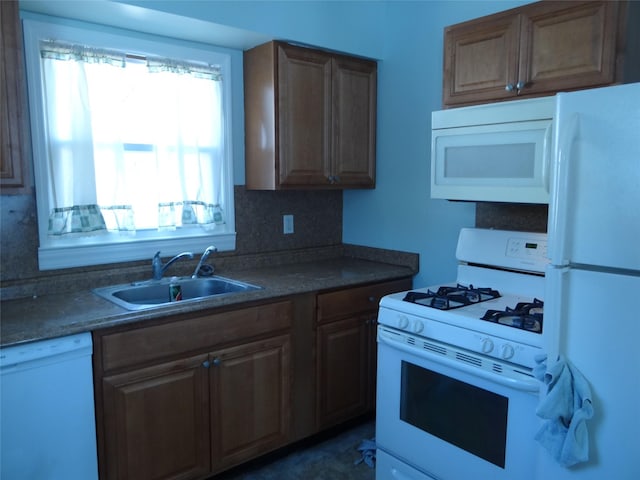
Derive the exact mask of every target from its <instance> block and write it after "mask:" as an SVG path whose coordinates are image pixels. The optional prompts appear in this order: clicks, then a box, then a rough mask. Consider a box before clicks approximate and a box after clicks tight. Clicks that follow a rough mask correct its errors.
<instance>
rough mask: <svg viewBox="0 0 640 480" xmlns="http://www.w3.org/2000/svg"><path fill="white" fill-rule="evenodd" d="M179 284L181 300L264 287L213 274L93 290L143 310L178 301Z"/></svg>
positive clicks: (121, 304)
mask: <svg viewBox="0 0 640 480" xmlns="http://www.w3.org/2000/svg"><path fill="white" fill-rule="evenodd" d="M176 285H177V286H179V291H180V296H181V300H179V301H180V302H189V301H193V300H202V299H206V298H211V297H220V296H222V295H225V296H226V295H233V294H237V293H242V292H249V291H252V290H260V289H262V287H258V286H256V285H251V284H249V283H244V282H239V281H236V280H230V279H228V278H224V277H218V276H212V277H198V278H191V277H181V278H178V279H175V278H174V279H163V280H149V281H146V282H137V283H125V284H121V285H113V286H110V287H102V288H96V289H94V290H93V292H94V293H95V294H96V295H98V296H100V297H102V298H104V299H106V300H109V301H110V302H113V303H115V304H116V305H119V306H121V307H123V308H126V309H127V310H143V309H147V308H155V307H161V306H165V305H170V304H174V303H175V302H176V300H175V296H176V295H175V290H174V294H173V295H172V292H171V287H172V286H176Z"/></svg>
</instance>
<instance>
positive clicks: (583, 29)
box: [519, 1, 619, 94]
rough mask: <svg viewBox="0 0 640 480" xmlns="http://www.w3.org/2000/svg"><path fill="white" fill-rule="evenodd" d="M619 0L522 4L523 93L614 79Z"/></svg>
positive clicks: (554, 89)
mask: <svg viewBox="0 0 640 480" xmlns="http://www.w3.org/2000/svg"><path fill="white" fill-rule="evenodd" d="M618 4H619V2H612V1H590V2H548V3H547V2H539V3H535V4H532V5H529V6H526V7H525V8H524V9H523V23H522V34H521V39H520V74H519V75H520V76H519V80H520V81H523V82H524V83H525V85H524V90H523V92H522V93H524V94H534V93H536V94H537V93H545V92H550V93H551V92H557V91H560V90H565V89H576V88H585V87H593V86H597V85H606V84H610V83H613V81H614V80H615V62H616V33H617V21H618V9H619V5H618Z"/></svg>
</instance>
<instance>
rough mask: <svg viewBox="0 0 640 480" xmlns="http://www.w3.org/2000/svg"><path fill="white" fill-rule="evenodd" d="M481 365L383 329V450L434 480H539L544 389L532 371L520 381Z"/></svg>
mask: <svg viewBox="0 0 640 480" xmlns="http://www.w3.org/2000/svg"><path fill="white" fill-rule="evenodd" d="M477 360H481V359H480V358H479V357H478V356H477V355H476V354H473V353H471V352H467V351H463V350H457V349H453V348H451V346H449V345H445V344H437V343H436V342H431V341H424V340H422V339H417V338H416V337H411V336H410V335H407V334H406V333H404V332H398V331H396V330H393V329H390V328H388V327H385V326H379V329H378V391H377V392H378V393H377V408H376V411H377V413H376V443H377V446H378V448H379V449H380V450H382V451H384V452H386V453H387V454H389V455H391V456H393V457H395V458H397V459H398V460H400V461H402V462H404V463H406V464H407V465H409V466H411V467H412V468H414V469H417V470H419V471H421V472H423V473H424V474H425V475H427V476H428V478H430V477H432V478H435V479H442V480H468V479H470V478H491V479H493V480H499V479H503V480H507V479H511V480H512V479H515V478H517V479H519V480H526V479H529V478H534V474H535V452H536V448H535V443H534V434H535V432H536V430H537V426H538V422H537V420H536V414H535V409H536V405H537V399H538V397H537V395H538V389H539V383H538V382H537V380H535V379H534V378H533V377H530V376H528V375H527V374H526V372H522V373H521V376H522V378H519V376H518V373H517V372H516V373H515V376H514V375H513V374H512V375H511V376H504V375H502V374H499V373H494V372H493V371H490V370H487V369H482V368H479V367H478V366H476V361H477ZM490 363H491V365H494V368H495V369H496V370H498V371H499V370H500V369H501V368H503V367H504V368H505V369H509V370H512V369H513V366H509V365H508V364H503V363H501V362H497V361H495V360H493V359H492V360H490ZM391 473H392V472H383V471H378V472H377V478H378V479H383V478H385V479H386V478H394V477H393V476H392V475H391Z"/></svg>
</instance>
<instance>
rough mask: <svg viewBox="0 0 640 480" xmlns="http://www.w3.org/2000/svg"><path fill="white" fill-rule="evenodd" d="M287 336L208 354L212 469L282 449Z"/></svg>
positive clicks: (286, 427) (287, 397) (285, 421)
mask: <svg viewBox="0 0 640 480" xmlns="http://www.w3.org/2000/svg"><path fill="white" fill-rule="evenodd" d="M289 351H290V338H289V336H288V335H283V336H279V337H274V338H269V339H267V340H264V341H259V342H254V343H250V344H248V345H241V346H238V347H233V348H228V349H225V350H221V351H219V352H216V353H214V354H212V360H211V367H210V371H211V377H210V379H211V383H210V385H211V434H212V445H211V447H212V471H214V472H217V471H221V470H224V469H227V468H229V467H231V466H233V465H237V464H239V463H242V462H243V461H246V460H248V459H250V458H254V457H256V456H258V455H259V454H261V453H264V452H267V451H270V450H273V449H275V448H277V447H279V446H281V445H284V444H285V443H286V441H287V439H288V432H289V412H290V410H291V405H290V395H289V393H290V374H289Z"/></svg>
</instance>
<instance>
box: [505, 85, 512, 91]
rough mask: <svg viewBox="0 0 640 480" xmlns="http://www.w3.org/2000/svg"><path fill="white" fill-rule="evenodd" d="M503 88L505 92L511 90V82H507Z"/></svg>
mask: <svg viewBox="0 0 640 480" xmlns="http://www.w3.org/2000/svg"><path fill="white" fill-rule="evenodd" d="M504 89H505V90H506V91H507V92H513V83H507V85H506V86H505V87H504Z"/></svg>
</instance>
